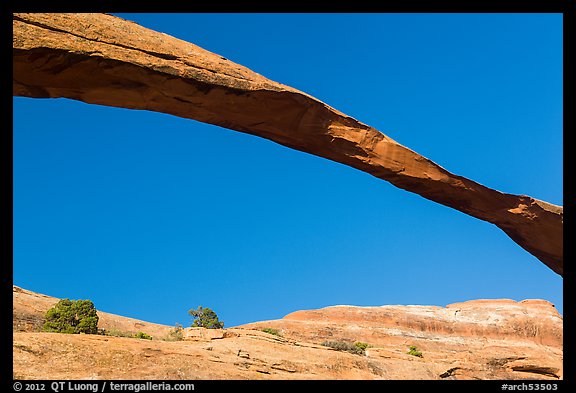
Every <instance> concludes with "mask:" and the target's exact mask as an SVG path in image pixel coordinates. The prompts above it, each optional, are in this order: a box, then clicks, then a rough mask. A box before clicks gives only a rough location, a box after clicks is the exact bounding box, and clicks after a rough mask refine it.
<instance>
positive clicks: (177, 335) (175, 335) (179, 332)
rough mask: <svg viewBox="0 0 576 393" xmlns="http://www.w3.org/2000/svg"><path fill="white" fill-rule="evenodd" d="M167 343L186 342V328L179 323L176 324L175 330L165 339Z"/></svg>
mask: <svg viewBox="0 0 576 393" xmlns="http://www.w3.org/2000/svg"><path fill="white" fill-rule="evenodd" d="M164 340H165V341H182V340H184V328H183V327H182V325H180V324H179V323H177V324H176V326H175V327H174V329H172V330H170V333H168V335H167V336H166V338H165V339H164Z"/></svg>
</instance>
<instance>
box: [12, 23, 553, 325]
mask: <svg viewBox="0 0 576 393" xmlns="http://www.w3.org/2000/svg"><path fill="white" fill-rule="evenodd" d="M119 16H122V17H123V18H125V19H130V20H133V21H135V22H138V23H140V24H142V25H144V26H146V27H149V28H151V29H154V30H158V31H161V32H164V33H166V34H170V35H173V36H176V37H178V38H180V39H183V40H186V41H191V42H194V43H195V44H197V45H200V46H202V47H203V48H205V49H207V50H210V51H212V52H215V53H218V54H220V55H222V56H225V57H226V58H228V59H230V60H232V61H235V62H237V63H240V64H242V65H244V66H247V67H249V68H251V69H252V70H254V71H256V72H258V73H260V74H262V75H264V76H266V77H268V78H270V79H272V80H275V81H278V82H281V83H284V84H287V85H290V86H292V87H295V88H297V89H300V90H302V91H304V92H306V93H309V94H311V95H313V96H315V97H317V98H318V99H320V100H322V101H324V102H326V103H327V104H329V105H331V106H333V107H335V108H336V109H338V110H340V111H342V112H344V113H346V114H348V115H350V116H352V117H355V118H356V119H358V120H360V121H362V122H364V123H367V124H369V125H371V126H373V127H375V128H377V129H379V130H381V131H382V132H384V133H386V134H387V135H389V136H390V137H392V138H393V139H395V140H396V141H398V142H400V143H402V144H403V145H405V146H407V147H409V148H411V149H412V150H415V151H417V152H418V153H420V154H422V155H424V156H426V157H428V158H430V159H432V160H433V161H435V162H436V163H438V164H440V165H442V166H443V167H444V168H446V169H448V170H449V171H451V172H453V173H456V174H458V175H462V176H466V177H468V178H470V179H473V180H475V181H477V182H479V183H482V184H484V185H486V186H488V187H491V188H495V189H498V190H500V191H503V192H508V193H515V194H526V195H530V196H532V197H535V198H538V199H543V200H545V201H548V202H551V203H555V204H559V205H562V204H563V200H562V193H563V189H562V179H563V172H562V162H563V158H562V113H563V108H562V16H561V15H560V14H353V15H350V14H119ZM14 284H16V285H19V286H22V287H24V288H26V289H30V290H33V291H37V292H41V293H45V294H48V295H52V296H56V297H69V298H72V299H86V298H88V299H91V300H93V301H94V303H95V304H96V307H97V308H98V309H100V310H103V311H107V312H112V313H117V314H122V315H125V316H130V317H134V318H139V319H143V320H147V321H151V322H157V323H163V324H168V325H174V324H175V323H176V322H179V323H182V324H184V325H189V324H190V322H191V319H190V317H189V316H188V315H187V311H188V310H189V309H190V308H195V307H197V306H198V305H203V306H206V307H211V308H213V309H214V310H215V311H216V312H217V313H218V315H219V316H220V319H221V320H223V321H224V322H225V324H226V326H227V327H230V326H234V325H238V324H242V323H247V322H252V321H258V320H267V319H276V318H281V317H282V316H284V315H286V314H288V313H290V312H292V311H296V310H301V309H312V308H319V307H325V306H330V305H337V304H349V305H358V306H373V305H376V306H377V305H387V304H419V305H440V306H444V305H446V304H449V303H453V302H459V301H465V300H471V299H478V298H510V299H515V300H523V299H527V298H542V299H546V300H549V301H551V302H552V303H554V304H555V305H556V307H557V308H558V309H559V311H560V312H562V309H563V301H562V279H561V277H560V276H558V275H556V274H555V273H553V272H552V271H551V270H550V269H548V268H547V267H546V266H544V265H543V264H542V263H541V262H540V261H538V260H537V259H536V258H535V257H533V256H532V255H530V254H529V253H527V252H526V251H524V250H523V249H522V248H520V247H519V246H518V245H517V244H516V243H514V242H513V241H512V240H511V239H509V238H508V237H507V236H506V235H505V234H504V233H503V232H502V231H500V230H499V229H498V228H496V227H495V226H493V225H491V224H488V223H485V222H482V221H480V220H477V219H475V218H472V217H469V216H467V215H464V214H462V213H460V212H457V211H455V210H452V209H449V208H447V207H444V206H441V205H439V204H436V203H433V202H431V201H428V200H426V199H424V198H422V197H420V196H417V195H415V194H411V193H408V192H406V191H403V190H400V189H398V188H395V187H394V186H392V185H390V184H389V183H387V182H384V181H382V180H379V179H376V178H374V177H372V176H370V175H368V174H366V173H363V172H360V171H358V170H355V169H352V168H349V167H346V166H344V165H341V164H338V163H334V162H331V161H328V160H326V159H323V158H319V157H315V156H312V155H309V154H306V153H302V152H298V151H294V150H290V149H288V148H286V147H283V146H281V145H278V144H275V143H273V142H270V141H268V140H265V139H261V138H258V137H254V136H251V135H244V134H241V133H238V132H234V131H231V130H227V129H223V128H219V127H216V126H211V125H207V124H202V123H198V122H195V121H191V120H186V119H180V118H177V117H173V116H169V115H165V114H159V113H153V112H146V111H133V110H127V109H118V108H109V107H103V106H96V105H87V104H84V103H81V102H75V101H71V100H66V99H57V100H39V99H25V98H18V97H17V98H14Z"/></svg>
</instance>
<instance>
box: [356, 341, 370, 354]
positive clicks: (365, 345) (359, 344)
mask: <svg viewBox="0 0 576 393" xmlns="http://www.w3.org/2000/svg"><path fill="white" fill-rule="evenodd" d="M354 345H355V346H356V348H358V349H359V350H360V351H362V352H364V351H365V350H366V348H368V347H369V346H370V344H368V343H363V342H361V341H357V342H355V343H354Z"/></svg>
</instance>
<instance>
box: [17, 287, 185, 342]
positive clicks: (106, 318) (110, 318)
mask: <svg viewBox="0 0 576 393" xmlns="http://www.w3.org/2000/svg"><path fill="white" fill-rule="evenodd" d="M12 296H13V307H14V308H13V313H12V315H13V319H12V329H13V330H14V331H15V332H17V331H19V332H33V331H39V330H41V329H42V325H43V324H44V315H45V314H46V311H48V310H49V309H50V308H51V307H52V306H54V305H55V304H56V303H58V301H59V300H60V299H57V298H55V297H52V296H46V295H42V294H40V293H36V292H32V291H28V290H26V289H23V288H20V287H17V286H16V285H14V286H13V287H12ZM98 317H99V321H98V327H99V328H100V329H105V330H109V331H111V330H117V331H121V332H126V333H130V334H135V333H138V332H140V331H142V332H146V333H148V334H149V335H151V336H152V337H166V336H167V335H168V334H169V333H170V331H171V329H173V328H174V327H170V326H165V325H159V324H157V323H150V322H144V321H140V320H138V319H133V318H126V317H120V316H118V315H115V314H110V313H107V312H103V311H98Z"/></svg>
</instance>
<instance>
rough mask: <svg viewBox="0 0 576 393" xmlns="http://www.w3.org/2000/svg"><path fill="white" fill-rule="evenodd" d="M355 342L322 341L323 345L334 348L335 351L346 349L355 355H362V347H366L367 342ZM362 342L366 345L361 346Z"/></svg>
mask: <svg viewBox="0 0 576 393" xmlns="http://www.w3.org/2000/svg"><path fill="white" fill-rule="evenodd" d="M356 344H360V345H356ZM356 344H352V343H349V342H346V341H324V342H323V343H322V345H323V346H325V347H330V348H334V349H335V350H337V351H346V352H350V353H353V354H356V355H364V349H366V348H367V347H368V344H366V343H360V342H359V343H356ZM364 344H366V347H364V348H362V347H363V345H364Z"/></svg>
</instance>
